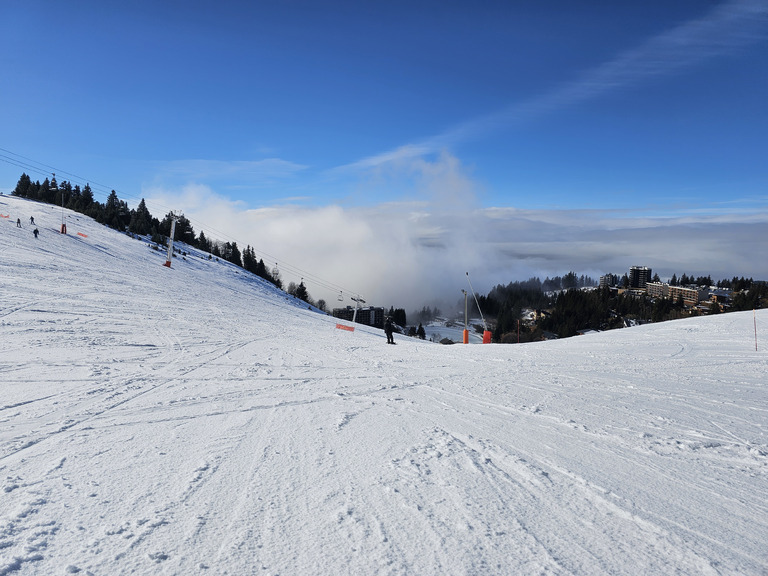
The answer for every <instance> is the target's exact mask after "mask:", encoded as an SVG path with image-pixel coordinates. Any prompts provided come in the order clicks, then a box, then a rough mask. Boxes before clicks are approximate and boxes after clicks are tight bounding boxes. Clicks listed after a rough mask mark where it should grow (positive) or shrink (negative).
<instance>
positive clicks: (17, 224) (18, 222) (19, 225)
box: [16, 218, 21, 228]
mask: <svg viewBox="0 0 768 576" xmlns="http://www.w3.org/2000/svg"><path fill="white" fill-rule="evenodd" d="M16 228H21V218H16Z"/></svg>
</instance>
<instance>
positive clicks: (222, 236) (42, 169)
mask: <svg viewBox="0 0 768 576" xmlns="http://www.w3.org/2000/svg"><path fill="white" fill-rule="evenodd" d="M0 160H2V161H3V162H5V163H7V164H11V165H13V166H17V167H19V168H21V169H23V170H24V171H25V172H27V173H29V172H31V173H33V174H36V175H38V176H45V177H46V178H47V177H49V176H53V175H54V174H56V175H63V176H68V177H70V178H73V179H75V180H77V181H79V182H81V183H83V185H85V184H88V185H89V186H90V187H91V190H93V191H94V194H95V193H96V192H97V191H98V192H99V193H100V194H101V195H103V196H104V198H105V199H106V197H107V196H108V195H109V194H110V193H111V192H112V191H113V190H114V191H115V194H117V195H118V198H120V199H121V200H125V199H126V198H128V199H131V200H135V201H137V202H138V201H140V200H141V198H138V197H136V196H132V195H129V194H125V193H123V192H118V191H117V190H115V189H114V188H110V187H109V186H107V185H105V184H99V183H96V182H94V183H91V181H89V180H88V179H87V178H84V177H83V176H78V175H77V174H73V173H72V172H68V171H66V170H62V169H61V168H56V167H55V166H51V165H49V164H45V163H43V162H38V161H37V160H34V159H32V158H28V157H27V156H22V155H21V154H17V153H15V152H13V151H11V150H7V149H5V148H0ZM152 206H153V207H157V208H162V209H163V210H164V211H167V212H166V213H170V212H175V210H174V209H172V208H169V207H167V206H163V205H161V204H160V203H158V202H156V201H152ZM179 212H181V213H183V210H181V211H179ZM160 219H162V218H160ZM187 220H189V222H190V223H191V224H193V226H194V227H196V228H197V229H198V230H199V231H203V232H207V233H208V234H207V235H208V236H209V238H212V237H214V236H216V239H217V241H227V242H233V243H236V244H237V243H238V242H237V239H235V238H233V237H232V236H230V235H229V234H226V233H225V232H222V231H221V230H217V229H215V228H213V227H211V226H208V225H206V224H204V223H203V222H200V221H199V220H197V219H192V218H187ZM240 245H242V243H240ZM252 249H253V252H254V254H255V255H256V256H257V257H259V258H260V259H262V260H264V262H265V265H266V266H272V264H273V263H274V265H275V266H277V268H278V270H280V272H281V274H282V273H283V272H287V273H289V274H291V275H294V276H296V277H297V278H300V279H301V281H303V282H304V283H305V285H307V284H309V286H308V288H307V289H308V290H309V289H310V288H311V287H312V286H313V285H314V286H319V287H321V288H324V289H325V290H327V291H330V292H333V293H338V294H340V295H343V294H347V295H349V296H351V295H359V293H358V292H355V291H352V290H349V289H346V288H344V287H342V286H339V285H338V284H336V283H334V282H331V281H329V280H325V279H323V278H321V277H319V276H317V275H315V274H313V273H311V272H309V271H307V270H303V269H301V268H299V267H298V266H293V265H292V264H290V263H288V262H285V261H281V259H280V258H279V257H277V256H274V255H272V254H268V253H266V252H263V251H260V250H258V249H257V248H255V247H252ZM310 292H311V290H310Z"/></svg>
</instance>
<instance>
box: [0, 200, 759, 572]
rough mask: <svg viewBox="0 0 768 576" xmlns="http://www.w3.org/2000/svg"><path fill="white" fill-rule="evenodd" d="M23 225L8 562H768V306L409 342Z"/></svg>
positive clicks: (104, 241)
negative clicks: (599, 328) (572, 331)
mask: <svg viewBox="0 0 768 576" xmlns="http://www.w3.org/2000/svg"><path fill="white" fill-rule="evenodd" d="M0 214H3V215H9V216H10V218H7V219H2V218H0V254H1V255H2V256H1V257H0V274H1V280H0V354H1V356H0V576H5V575H8V574H13V575H14V576H16V575H18V576H22V575H28V574H72V573H79V574H94V575H106V574H184V575H187V574H237V575H240V574H270V575H271V574H283V575H297V574H298V575H301V574H312V575H315V574H320V575H323V574H328V575H337V574H355V575H358V574H409V575H411V574H417V575H422V574H434V575H445V574H449V575H450V574H585V575H598V574H690V575H694V574H695V575H701V574H705V575H706V574H765V573H766V571H768V502H767V499H766V496H768V436H767V435H766V434H767V433H768V392H767V389H766V385H767V383H768V378H767V377H766V376H767V375H768V353H767V352H766V350H768V329H767V328H766V327H767V326H768V311H758V313H757V327H758V344H759V347H760V350H759V351H755V333H754V324H753V313H752V312H748V313H733V314H727V315H721V316H715V317H706V318H696V319H691V320H683V321H676V322H668V323H664V324H656V325H649V326H644V327H638V328H630V329H625V330H619V331H613V332H605V333H601V334H596V335H591V336H582V337H577V338H572V339H567V340H560V341H553V342H545V343H537V344H523V345H470V346H464V345H454V346H441V345H438V344H432V343H430V342H422V341H418V340H410V339H407V338H405V337H403V336H400V337H397V336H396V340H397V343H398V345H397V346H387V345H386V344H385V338H384V334H383V333H382V332H380V331H376V330H373V329H367V328H365V327H358V329H357V330H356V331H355V332H354V333H350V332H346V331H342V330H337V329H336V328H335V325H336V322H335V320H334V319H332V318H330V317H327V316H324V315H321V314H318V313H316V312H312V311H309V310H307V309H306V307H304V306H298V305H296V304H295V302H294V301H293V300H291V299H287V298H286V297H285V295H284V294H282V293H279V292H276V291H275V290H273V289H272V288H271V287H269V286H267V285H265V284H263V283H262V282H261V281H259V280H258V279H256V278H255V277H253V276H251V275H249V274H247V273H245V272H243V271H242V270H238V269H236V268H235V267H233V266H231V265H228V264H225V263H222V262H215V261H208V260H204V259H202V258H199V257H193V256H188V257H187V258H186V259H182V258H180V257H179V258H175V259H174V260H173V267H172V268H171V269H168V268H165V267H164V266H162V263H163V262H164V261H165V254H164V253H162V252H157V251H155V250H151V249H150V248H148V246H147V244H146V243H144V242H141V241H138V240H134V239H131V238H129V237H128V236H126V235H122V234H119V233H117V232H114V231H112V230H109V229H107V228H105V227H103V226H100V225H98V224H96V223H95V222H93V221H91V220H90V219H88V218H86V217H84V216H82V215H77V214H74V213H70V212H67V211H64V212H62V210H61V209H60V208H55V207H51V206H45V205H41V204H37V203H33V202H29V201H25V200H22V199H18V198H10V197H8V196H0ZM62 214H64V215H65V216H66V219H67V227H68V234H67V235H62V234H60V233H59V231H58V230H59V226H60V224H61V219H62ZM30 216H34V218H35V220H36V222H37V225H38V227H39V229H40V231H41V233H40V237H39V238H37V239H35V238H34V237H33V235H32V229H31V227H30V226H29V217H30ZM16 218H21V221H22V224H23V228H17V227H16ZM78 233H79V234H84V235H86V236H81V235H78ZM459 280H460V279H459ZM500 280H503V279H500ZM309 289H310V292H311V286H309Z"/></svg>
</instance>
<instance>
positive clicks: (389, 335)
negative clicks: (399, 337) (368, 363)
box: [384, 316, 395, 344]
mask: <svg viewBox="0 0 768 576" xmlns="http://www.w3.org/2000/svg"><path fill="white" fill-rule="evenodd" d="M393 330H394V328H393V327H392V318H390V317H389V316H387V319H386V320H385V321H384V333H385V334H386V335H387V344H394V343H395V339H394V338H393V337H392V331H393Z"/></svg>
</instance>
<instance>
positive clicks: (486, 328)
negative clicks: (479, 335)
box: [467, 272, 488, 330]
mask: <svg viewBox="0 0 768 576" xmlns="http://www.w3.org/2000/svg"><path fill="white" fill-rule="evenodd" d="M467 282H469V289H470V290H471V291H472V296H474V298H475V304H477V311H478V312H480V319H481V320H482V321H483V330H488V325H487V324H486V323H485V317H484V316H483V311H482V310H480V302H478V301H477V294H475V289H474V288H472V281H471V280H470V279H469V272H467Z"/></svg>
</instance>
